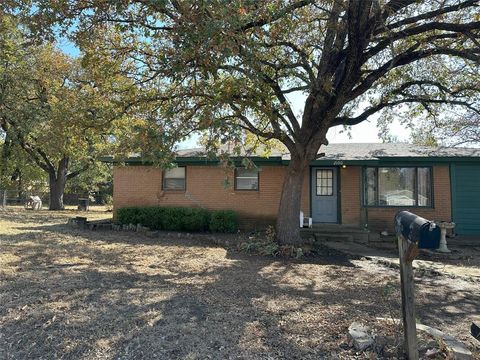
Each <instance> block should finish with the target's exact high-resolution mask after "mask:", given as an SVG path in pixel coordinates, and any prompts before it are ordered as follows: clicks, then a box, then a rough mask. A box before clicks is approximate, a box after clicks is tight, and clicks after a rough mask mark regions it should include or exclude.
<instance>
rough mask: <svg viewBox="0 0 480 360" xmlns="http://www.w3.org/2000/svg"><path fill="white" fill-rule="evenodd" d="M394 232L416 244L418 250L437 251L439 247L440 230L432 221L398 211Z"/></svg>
mask: <svg viewBox="0 0 480 360" xmlns="http://www.w3.org/2000/svg"><path fill="white" fill-rule="evenodd" d="M395 231H396V233H397V235H403V237H404V238H405V239H407V240H409V241H411V242H413V243H415V244H417V246H418V248H419V249H438V247H439V246H440V235H441V232H440V228H439V227H438V226H437V225H435V223H434V222H433V221H429V220H427V219H424V218H422V217H420V216H417V215H415V214H413V213H411V212H409V211H400V212H398V213H397V215H395Z"/></svg>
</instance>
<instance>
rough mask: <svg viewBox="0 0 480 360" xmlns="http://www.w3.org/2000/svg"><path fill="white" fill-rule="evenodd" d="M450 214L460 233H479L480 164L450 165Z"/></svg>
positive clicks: (456, 229)
mask: <svg viewBox="0 0 480 360" xmlns="http://www.w3.org/2000/svg"><path fill="white" fill-rule="evenodd" d="M451 180H452V215H453V221H454V222H455V224H456V226H455V231H456V232H457V234H460V235H480V165H458V164H452V166H451Z"/></svg>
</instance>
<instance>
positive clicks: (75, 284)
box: [0, 224, 480, 359]
mask: <svg viewBox="0 0 480 360" xmlns="http://www.w3.org/2000/svg"><path fill="white" fill-rule="evenodd" d="M17 230H18V231H20V233H18V234H13V235H7V236H5V237H4V238H2V243H1V244H0V246H1V247H2V249H1V254H2V263H3V264H4V265H5V266H2V269H1V270H0V271H1V272H2V277H1V282H0V286H1V287H0V296H1V299H2V301H1V302H0V325H1V332H2V336H1V337H0V358H3V357H4V358H22V359H33V358H35V359H36V358H47V359H48V358H66V359H78V358H85V359H86V358H88V359H92V358H109V359H110V358H113V359H152V358H161V359H166V358H168V359H176V358H181V359H197V358H198V359H205V358H213V359H227V358H245V359H247V358H248V359H251V358H255V359H271V358H283V359H294V358H297V359H309V358H311V359H318V358H332V357H334V356H335V354H336V353H338V352H339V351H342V350H341V348H340V347H339V345H340V344H341V343H343V342H345V341H346V337H345V334H346V332H347V328H348V326H349V325H350V323H351V322H352V321H354V320H361V321H363V322H367V323H368V322H373V321H374V319H375V317H377V316H380V317H388V316H390V315H392V316H396V317H399V313H398V309H399V293H398V288H397V287H396V285H395V286H394V290H393V292H392V293H390V294H386V292H385V288H386V286H387V285H388V284H392V283H393V284H396V282H395V281H396V276H395V275H392V274H391V271H390V272H387V271H385V273H382V269H381V268H380V269H376V270H375V271H373V270H372V271H370V270H366V269H363V268H362V267H359V266H358V265H357V263H358V262H352V261H351V260H350V259H349V258H348V257H346V256H343V257H341V258H340V257H339V256H337V257H334V258H330V257H329V256H323V257H322V256H319V257H317V258H315V259H307V260H302V261H290V260H278V259H272V258H266V257H258V256H250V255H246V254H243V253H239V252H237V251H235V250H234V249H228V250H225V249H223V248H220V247H216V246H212V245H211V244H210V243H209V242H208V236H207V235H205V237H201V236H199V237H197V236H195V237H187V236H186V235H185V236H182V235H180V236H178V235H176V234H175V235H172V234H170V235H168V236H167V235H166V234H165V236H163V237H160V238H148V237H145V236H141V235H138V234H133V233H123V232H121V233H116V232H92V231H83V230H71V229H69V228H67V227H66V226H64V225H59V224H46V225H32V226H30V225H27V226H22V227H19V228H18V229H17ZM438 286H439V285H438V283H437V282H435V281H432V282H431V283H428V282H427V281H425V282H422V283H421V284H418V286H417V287H418V288H419V293H420V296H419V316H420V318H421V320H422V322H424V323H426V324H429V325H433V326H439V325H441V324H442V326H444V327H446V328H452V327H455V326H458V324H466V323H467V320H466V319H467V318H468V316H470V314H478V313H480V293H479V292H478V291H475V289H472V290H468V289H463V290H461V289H458V288H457V289H455V288H446V287H444V288H442V289H441V291H439V289H438ZM1 349H3V350H1ZM2 351H3V354H2Z"/></svg>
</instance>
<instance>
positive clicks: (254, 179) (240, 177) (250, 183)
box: [235, 168, 258, 190]
mask: <svg viewBox="0 0 480 360" xmlns="http://www.w3.org/2000/svg"><path fill="white" fill-rule="evenodd" d="M235 189H236V190H258V169H244V168H239V169H235Z"/></svg>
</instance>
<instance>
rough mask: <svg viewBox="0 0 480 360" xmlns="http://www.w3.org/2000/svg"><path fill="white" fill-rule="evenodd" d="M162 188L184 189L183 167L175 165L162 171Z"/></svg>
mask: <svg viewBox="0 0 480 360" xmlns="http://www.w3.org/2000/svg"><path fill="white" fill-rule="evenodd" d="M163 190H185V167H176V168H173V169H168V170H165V171H164V172H163Z"/></svg>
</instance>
